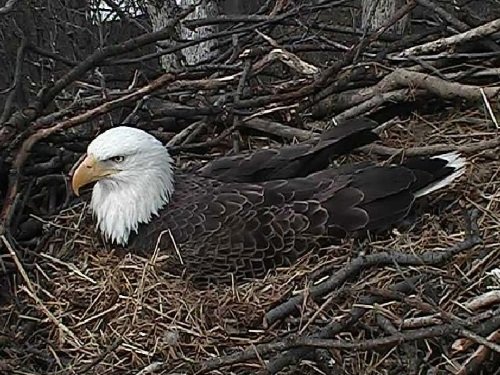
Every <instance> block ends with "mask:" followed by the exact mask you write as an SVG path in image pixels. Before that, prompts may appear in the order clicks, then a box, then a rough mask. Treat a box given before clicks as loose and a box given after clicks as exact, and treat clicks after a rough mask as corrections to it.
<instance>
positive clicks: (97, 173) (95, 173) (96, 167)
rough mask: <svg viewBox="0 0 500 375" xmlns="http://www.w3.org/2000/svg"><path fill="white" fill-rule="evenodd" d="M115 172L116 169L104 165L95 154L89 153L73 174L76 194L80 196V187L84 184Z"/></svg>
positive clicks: (73, 185)
mask: <svg viewBox="0 0 500 375" xmlns="http://www.w3.org/2000/svg"><path fill="white" fill-rule="evenodd" d="M114 173H116V171H115V170H114V169H109V168H106V167H105V166H103V165H102V162H100V161H99V160H97V159H96V158H94V156H92V155H88V156H87V157H86V158H85V160H83V162H82V163H81V164H80V165H79V166H78V168H77V169H76V171H75V173H74V174H73V180H72V181H71V185H72V187H73V191H74V192H75V195H76V196H78V195H79V191H80V188H82V187H83V186H85V185H88V184H90V183H91V182H94V181H98V180H100V179H101V178H104V177H106V176H110V175H112V174H114Z"/></svg>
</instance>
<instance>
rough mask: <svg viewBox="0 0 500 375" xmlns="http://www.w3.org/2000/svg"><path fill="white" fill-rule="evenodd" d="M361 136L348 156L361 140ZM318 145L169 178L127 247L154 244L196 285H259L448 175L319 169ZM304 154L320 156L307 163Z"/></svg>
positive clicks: (432, 170)
mask: <svg viewBox="0 0 500 375" xmlns="http://www.w3.org/2000/svg"><path fill="white" fill-rule="evenodd" d="M368 124H369V123H365V128H368ZM370 127H373V124H371V125H370ZM360 128H361V129H358V131H357V132H362V131H363V130H362V129H363V127H362V126H360ZM365 130H366V129H365ZM366 134H368V133H365V135H366ZM369 134H371V135H369V136H368V137H364V138H363V137H361V136H359V137H358V138H357V141H356V142H354V144H352V147H354V146H357V145H359V144H363V143H366V142H367V141H371V140H372V139H373V133H371V132H370V133H369ZM358 135H359V134H358ZM351 140H352V139H351ZM320 145H321V141H320V143H319V144H318V145H316V146H313V145H310V146H308V147H305V149H304V150H302V149H298V150H297V151H296V152H295V153H293V152H291V151H290V150H286V149H285V150H284V151H282V152H284V153H288V154H287V155H284V154H281V155H280V151H271V154H269V151H262V152H265V153H268V157H267V158H262V157H260V156H259V155H258V153H257V154H253V155H254V156H250V157H246V158H243V157H233V158H226V159H224V160H222V161H219V162H217V163H215V164H213V165H211V166H208V167H206V168H204V169H203V170H201V171H200V172H199V173H197V174H176V175H175V190H174V194H173V196H172V197H171V200H170V202H169V204H168V206H167V207H166V208H165V209H163V210H162V211H161V212H160V216H159V217H158V218H155V219H153V221H152V222H151V223H148V224H144V225H142V226H140V227H139V232H138V234H137V235H132V236H131V238H130V241H129V243H128V246H127V248H129V249H131V251H137V250H139V251H147V252H150V251H152V250H153V249H155V248H156V246H157V245H159V247H160V249H162V250H163V251H167V252H168V253H169V255H170V256H171V263H172V265H173V268H175V269H177V270H185V271H186V275H188V276H189V277H190V278H191V279H192V280H193V281H195V282H197V283H200V284H206V283H209V282H215V283H218V282H231V281H232V280H241V279H245V278H254V277H262V276H264V275H265V274H266V272H267V271H268V270H270V269H273V268H276V267H280V266H287V265H290V264H292V263H293V262H295V261H296V260H297V258H298V257H300V256H302V255H303V254H305V253H306V252H308V251H311V250H315V249H318V248H319V247H321V246H322V245H325V244H329V243H332V241H333V240H335V239H339V238H341V237H343V236H344V235H345V234H346V233H349V232H355V231H363V230H371V229H378V228H387V227H388V226H390V225H391V224H394V223H396V222H398V221H400V220H401V219H402V218H404V217H405V216H406V215H407V213H408V211H409V210H410V208H411V206H412V204H413V202H414V200H415V192H416V191H417V190H418V189H420V188H422V187H423V186H426V185H427V184H429V183H431V182H432V181H434V180H436V179H438V178H442V177H443V176H446V175H447V174H449V173H451V172H452V171H453V170H451V169H448V168H447V167H446V161H443V160H441V159H428V158H421V159H414V160H410V161H408V162H407V163H406V164H405V165H401V166H391V167H389V166H386V167H382V166H372V165H367V164H363V165H351V166H348V167H343V168H340V169H331V168H330V169H324V170H321V168H324V167H325V166H326V165H327V164H328V158H327V154H328V150H329V151H330V154H331V148H332V144H329V145H328V147H327V148H326V150H327V152H325V148H323V147H319V146H320ZM300 147H303V146H300ZM311 150H315V152H316V154H321V155H320V157H318V155H316V159H317V160H315V159H314V158H315V156H311V152H312V151H311ZM345 151H348V150H345V149H343V150H342V152H340V153H343V152H345ZM307 153H309V154H308V155H306V156H304V155H305V154H307ZM301 155H302V156H301ZM291 158H293V159H294V162H296V165H295V166H294V167H293V168H289V167H290V163H291V162H292V161H291V160H290V159H291ZM280 160H281V161H282V162H283V167H282V168H280V162H279V161H280ZM301 160H302V165H301ZM270 165H271V166H272V167H270ZM313 165H315V167H314V168H312V167H313ZM287 168H288V169H287ZM304 175H305V177H303V176H304ZM274 176H277V179H275V178H273V177H274ZM172 239H173V240H174V241H175V245H174V244H173V240H172ZM175 246H177V250H175Z"/></svg>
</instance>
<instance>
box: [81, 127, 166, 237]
mask: <svg viewBox="0 0 500 375" xmlns="http://www.w3.org/2000/svg"><path fill="white" fill-rule="evenodd" d="M172 164H173V163H172V158H171V157H170V155H169V153H168V151H167V149H166V148H165V147H163V145H162V144H161V142H160V141H159V140H157V139H156V138H155V137H153V136H152V135H150V134H148V133H146V132H145V131H143V130H140V129H136V128H130V127H126V126H119V127H116V128H112V129H109V130H107V131H105V132H104V133H102V134H101V135H99V136H98V137H97V138H96V139H94V140H93V141H92V142H91V143H90V144H89V146H88V148H87V157H86V158H85V160H84V161H83V162H82V163H81V164H80V165H79V166H78V168H77V169H76V171H75V173H74V175H73V180H72V185H73V191H74V192H75V194H76V195H78V192H79V190H80V188H81V187H83V186H85V185H87V184H89V183H91V182H94V181H97V182H96V184H95V186H94V188H93V191H92V201H91V204H90V205H91V209H92V211H93V214H94V216H95V217H96V219H97V226H98V228H99V229H100V230H101V232H102V233H103V234H104V236H105V237H106V239H107V240H110V241H111V242H112V243H117V244H119V245H126V244H127V242H128V239H129V236H130V232H131V231H135V232H137V229H138V226H139V224H141V223H148V222H149V221H150V220H151V219H152V217H153V215H157V214H158V211H159V210H160V209H161V208H162V207H164V206H165V205H166V204H167V203H168V201H169V199H170V196H171V195H172V193H173V191H174V174H173V170H172Z"/></svg>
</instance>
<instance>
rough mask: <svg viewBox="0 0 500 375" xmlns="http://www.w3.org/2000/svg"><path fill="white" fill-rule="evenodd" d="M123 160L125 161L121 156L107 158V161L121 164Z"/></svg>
mask: <svg viewBox="0 0 500 375" xmlns="http://www.w3.org/2000/svg"><path fill="white" fill-rule="evenodd" d="M124 159H125V156H121V155H118V156H113V157H111V158H109V160H111V161H113V162H115V163H121V162H122V161H123V160H124Z"/></svg>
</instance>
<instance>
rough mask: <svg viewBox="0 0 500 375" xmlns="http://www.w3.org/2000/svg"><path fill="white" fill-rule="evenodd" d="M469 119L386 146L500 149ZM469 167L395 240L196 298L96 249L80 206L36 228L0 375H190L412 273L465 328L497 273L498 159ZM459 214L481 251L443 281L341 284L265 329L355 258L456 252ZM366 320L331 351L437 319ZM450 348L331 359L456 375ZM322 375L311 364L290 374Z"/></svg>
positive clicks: (401, 270)
mask: <svg viewBox="0 0 500 375" xmlns="http://www.w3.org/2000/svg"><path fill="white" fill-rule="evenodd" d="M478 118H484V116H483V115H482V114H480V113H473V112H470V113H455V112H454V113H452V114H446V115H445V114H443V115H441V116H434V117H426V118H414V119H413V120H412V121H409V122H408V123H406V124H404V125H403V126H398V127H393V128H392V129H390V130H388V131H386V132H385V133H384V134H383V140H384V144H385V145H388V146H393V147H414V146H426V145H429V144H435V143H450V142H452V143H453V144H456V145H461V144H464V143H468V142H471V141H479V140H485V139H490V138H491V137H496V136H498V134H497V131H496V130H495V129H494V127H493V126H490V125H487V122H486V120H485V121H476V119H478ZM469 120H474V121H469ZM468 160H469V166H468V169H467V173H466V176H465V177H463V178H462V179H461V180H460V181H459V182H458V183H457V184H456V185H455V186H454V187H453V188H451V189H448V190H447V191H444V192H441V193H440V194H437V195H435V196H434V197H433V198H431V200H430V201H429V202H428V204H427V205H424V207H423V209H424V210H425V213H424V214H423V215H422V216H421V218H420V219H419V220H418V221H417V222H416V223H415V224H414V225H413V226H412V227H411V228H410V229H408V228H398V230H394V231H393V232H392V233H390V234H388V235H386V236H384V237H377V239H372V241H371V242H369V241H362V242H359V241H354V240H351V241H348V242H347V243H345V244H344V245H343V246H340V247H335V248H332V249H329V251H328V252H327V254H326V255H325V256H323V257H321V258H318V257H317V256H316V255H315V254H310V255H309V256H307V257H305V258H304V259H302V261H301V262H300V263H299V264H297V265H295V266H294V267H292V268H290V269H282V270H277V271H276V272H275V273H273V274H272V275H270V276H269V277H267V278H266V279H265V280H258V281H255V282H251V283H247V284H245V285H242V286H238V287H231V286H229V287H224V288H213V289H209V290H197V289H194V288H193V287H191V286H190V285H188V284H186V283H185V282H184V281H183V280H181V279H177V278H175V277H173V276H171V275H167V274H165V273H164V272H163V271H162V269H161V265H162V262H163V261H164V258H162V254H161V253H160V254H153V255H152V256H151V257H150V258H142V257H139V256H136V255H133V254H126V253H120V252H116V251H113V250H110V249H105V248H103V246H102V245H101V244H100V242H99V241H98V240H96V236H94V234H93V231H92V229H90V228H91V222H90V219H89V218H88V215H87V212H86V208H85V207H84V205H82V204H80V205H78V206H75V207H73V208H71V209H70V210H66V211H65V212H61V213H60V214H59V215H58V216H57V217H55V218H51V219H50V221H48V222H47V223H46V224H45V225H46V226H47V227H51V228H54V229H55V230H54V233H53V234H52V236H51V237H50V240H49V241H48V243H47V245H46V246H45V248H44V249H43V251H42V252H41V253H40V254H36V255H35V256H34V258H33V259H34V261H33V264H31V265H29V267H28V268H27V269H26V272H27V275H28V277H29V281H30V284H31V285H28V284H27V282H26V280H17V281H18V283H17V286H16V288H15V290H14V295H13V296H14V297H15V298H13V299H12V300H11V301H10V302H9V303H7V304H3V305H2V306H1V307H0V309H1V310H0V324H2V329H3V330H4V331H5V335H4V336H2V337H1V338H2V341H3V342H2V343H0V345H3V351H4V353H5V356H4V358H3V359H1V360H0V372H1V369H2V368H4V369H7V370H9V371H10V373H12V374H40V373H43V374H60V375H66V374H139V373H141V370H143V369H145V368H147V366H151V364H153V363H155V362H157V361H161V362H163V363H164V365H163V367H162V370H159V371H157V372H156V373H169V372H172V373H173V372H175V370H176V368H178V367H179V366H181V365H183V366H186V364H188V366H187V368H189V363H196V362H198V361H203V360H205V359H208V358H211V357H215V356H222V355H224V354H229V353H234V352H238V351H239V350H240V349H242V348H248V347H250V346H251V345H252V344H257V343H263V342H269V341H271V340H274V339H276V338H279V337H282V336H284V335H286V334H288V333H290V332H311V331H313V330H314V329H315V328H317V327H322V326H324V325H325V324H327V323H328V322H330V321H331V320H332V319H340V318H341V317H342V316H345V315H346V314H347V313H348V312H349V311H350V310H351V309H352V308H353V306H355V304H356V302H357V301H358V300H359V298H360V296H361V295H363V294H366V293H367V291H369V289H370V288H386V287H388V286H390V285H392V284H394V283H395V282H396V281H398V280H401V279H402V278H403V277H409V276H412V275H416V274H428V275H431V280H432V281H431V282H430V283H427V284H425V285H420V286H418V293H416V295H417V297H419V298H427V299H430V300H433V301H434V303H435V304H436V305H437V306H438V308H439V309H440V310H441V311H444V312H446V313H448V314H453V315H455V316H462V317H468V316H473V315H477V314H479V313H481V312H484V311H486V310H488V309H493V308H494V306H488V307H486V308H483V309H480V310H477V311H474V312H469V311H467V309H466V308H465V305H466V304H467V303H468V302H469V301H470V300H471V299H473V298H475V297H477V296H480V295H482V294H484V293H486V292H488V291H489V290H490V288H491V287H494V286H495V285H496V286H498V283H499V281H498V280H495V278H494V277H492V276H489V275H488V272H489V271H491V270H492V269H494V268H496V267H498V266H499V264H500V252H499V250H498V246H499V242H500V239H499V236H498V234H497V233H498V227H499V224H500V189H499V188H500V179H499V176H498V171H499V167H500V158H499V156H498V150H485V151H482V152H479V153H477V154H476V155H469V156H468ZM443 202H444V203H443ZM463 207H475V208H477V209H479V211H480V217H479V225H480V229H481V234H482V237H483V240H484V246H477V247H475V248H474V249H472V250H469V251H467V252H465V253H463V254H460V255H458V256H456V257H454V258H453V261H452V262H450V263H449V264H447V265H445V266H444V267H441V268H433V267H424V266H420V267H399V266H398V265H394V266H387V267H372V268H369V269H367V270H365V271H363V272H362V273H361V274H360V275H357V276H356V277H355V278H353V279H352V280H350V281H349V282H348V283H346V284H345V285H344V286H343V287H342V290H343V291H344V292H343V293H341V292H338V293H336V294H332V295H329V296H327V297H326V298H324V299H322V300H320V301H318V302H314V301H312V300H310V299H308V300H307V303H305V304H304V306H303V307H302V309H301V310H302V311H301V314H300V315H297V316H294V317H289V318H288V319H286V321H284V322H281V323H279V324H275V325H274V326H272V327H271V328H269V329H264V328H263V324H262V322H263V317H264V314H265V312H266V311H268V310H269V308H270V307H272V306H275V305H276V304H277V303H278V302H280V301H283V300H285V299H286V298H287V297H288V296H290V295H292V294H294V293H297V292H299V291H301V290H303V289H304V288H306V287H307V286H308V285H309V284H310V276H311V275H312V274H314V273H316V271H317V270H319V269H322V268H324V267H329V268H330V269H331V270H332V271H330V273H331V272H334V271H335V270H338V269H340V268H342V267H343V265H344V264H345V263H346V262H348V261H349V260H351V259H352V258H354V257H356V256H357V255H358V254H359V253H376V252H381V251H386V250H391V249H394V250H398V251H402V252H407V253H410V254H411V253H417V254H418V253H422V252H424V251H428V250H432V249H444V248H447V247H449V246H451V245H453V244H456V243H458V242H460V241H461V240H463V238H464V223H463V215H462V208H463ZM30 288H31V293H29V290H30ZM33 294H34V295H35V296H36V297H37V298H36V299H34V298H33ZM496 306H497V308H498V302H497V304H496ZM370 309H371V310H370V312H369V313H367V314H365V315H364V316H363V318H362V319H361V320H360V321H359V322H358V324H356V325H355V326H354V327H349V328H350V329H346V330H345V332H343V333H341V334H339V335H338V336H337V338H341V339H345V340H362V339H368V338H372V337H377V336H381V335H383V334H384V333H383V332H382V331H381V330H380V327H379V326H377V322H376V318H377V315H382V316H383V317H385V318H387V319H389V320H390V321H391V322H392V323H393V324H394V326H395V327H400V326H403V327H405V326H407V325H410V324H417V323H418V320H415V319H414V318H417V317H423V316H430V315H432V314H429V313H424V312H422V311H420V310H419V309H418V308H416V307H415V306H411V305H409V304H407V303H405V302H404V301H403V302H401V301H396V300H394V301H389V302H387V303H383V304H380V305H373V306H371V307H370ZM47 312H50V314H51V315H52V317H53V318H50V317H49V316H48V315H47ZM437 321H439V319H437ZM453 341H454V340H453V339H452V338H449V337H441V338H437V339H429V340H421V341H420V342H419V343H418V344H416V343H412V344H409V345H406V346H405V345H402V346H398V347H391V348H388V347H381V348H378V349H377V350H371V351H344V350H331V351H330V355H331V356H332V358H333V359H334V360H335V361H336V362H337V364H338V365H339V366H340V368H342V369H343V370H344V371H345V373H346V374H388V373H395V372H397V371H399V372H401V373H411V362H412V361H413V360H414V359H416V357H418V358H420V359H421V360H422V361H421V362H420V364H419V365H418V366H421V367H420V368H419V367H417V369H416V370H415V371H416V372H415V373H419V371H422V372H421V373H426V371H427V369H429V368H435V369H437V370H438V371H439V373H447V372H450V371H451V372H453V371H455V370H456V369H457V368H460V366H461V364H462V363H463V362H464V360H466V358H468V357H469V356H470V354H471V352H472V350H474V349H475V348H476V347H477V346H476V345H473V346H472V347H471V349H469V350H468V351H465V352H463V353H453V351H452V348H451V345H452V343H453ZM424 358H425V360H423V359H424ZM153 367H155V366H153ZM153 367H149V368H153ZM261 368H262V362H261V361H259V360H254V361H250V362H247V363H243V364H239V365H236V366H233V367H231V370H229V369H228V368H225V369H222V370H220V371H221V373H230V372H234V373H254V372H255V371H257V370H258V369H261ZM321 371H322V370H320V369H318V368H317V366H316V365H315V364H314V362H308V361H306V362H304V363H303V364H302V365H301V366H300V368H299V369H298V370H296V372H297V373H304V372H307V373H318V374H319V373H322V372H321ZM143 373H144V371H143V372H142V373H141V374H143Z"/></svg>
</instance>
